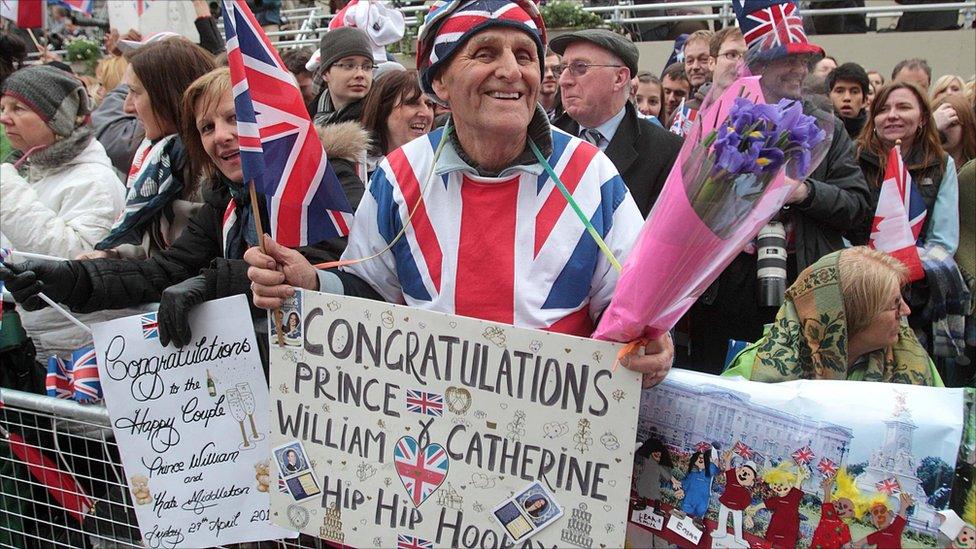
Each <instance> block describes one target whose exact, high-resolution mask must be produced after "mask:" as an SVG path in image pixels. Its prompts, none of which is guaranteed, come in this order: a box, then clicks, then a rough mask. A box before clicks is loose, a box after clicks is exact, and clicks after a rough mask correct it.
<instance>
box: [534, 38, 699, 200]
mask: <svg viewBox="0 0 976 549" xmlns="http://www.w3.org/2000/svg"><path fill="white" fill-rule="evenodd" d="M549 47H550V49H552V51H554V52H556V53H558V54H559V55H562V56H563V57H562V63H561V64H560V65H559V67H558V69H559V70H560V73H561V74H559V75H557V76H558V78H559V87H560V92H561V94H562V101H563V109H565V112H564V113H563V115H562V116H560V117H558V118H557V119H556V120H554V121H553V125H555V126H556V127H558V128H559V129H561V130H563V131H566V132H568V133H570V134H572V135H578V136H580V137H581V138H582V139H585V140H587V141H589V142H590V143H593V144H594V145H596V146H597V147H599V148H600V149H602V150H603V151H604V152H605V153H606V155H607V156H608V157H609V158H610V160H611V161H612V162H613V165H614V166H616V167H617V171H619V172H620V176H621V177H623V179H624V183H626V184H627V188H628V189H630V194H631V195H632V196H633V197H634V201H635V202H636V203H637V207H638V208H639V209H640V212H641V215H643V216H644V217H647V214H648V213H649V212H650V211H651V206H653V205H654V201H655V200H657V197H658V195H659V194H661V189H662V188H663V187H664V182H665V180H667V178H668V173H669V172H670V171H671V166H672V165H673V164H674V160H675V158H677V156H678V150H679V149H681V139H680V138H679V137H677V136H675V135H674V134H672V133H671V132H668V131H667V130H665V129H663V128H660V127H658V126H656V125H654V124H652V123H650V122H648V121H647V120H643V119H641V118H640V117H639V116H637V109H636V108H635V107H634V105H633V104H632V103H631V102H630V101H628V98H629V97H630V86H631V83H630V82H631V78H633V76H634V75H635V74H637V58H638V56H639V54H638V52H637V47H636V46H634V44H633V42H631V41H630V40H628V39H627V38H625V37H623V36H620V35H619V34H616V33H614V32H612V31H609V30H606V29H586V30H581V31H577V32H573V33H570V34H564V35H562V36H559V37H557V38H554V39H553V40H552V42H551V43H550V44H549Z"/></svg>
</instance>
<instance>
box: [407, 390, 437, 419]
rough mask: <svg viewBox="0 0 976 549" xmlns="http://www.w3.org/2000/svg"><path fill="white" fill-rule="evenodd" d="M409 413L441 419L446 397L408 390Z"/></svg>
mask: <svg viewBox="0 0 976 549" xmlns="http://www.w3.org/2000/svg"><path fill="white" fill-rule="evenodd" d="M407 411H408V412H416V413H418V414H426V415H428V416H438V417H439V416H441V415H443V414H444V395H439V394H437V393H425V392H423V391H414V390H412V389H407Z"/></svg>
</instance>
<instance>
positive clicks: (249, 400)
mask: <svg viewBox="0 0 976 549" xmlns="http://www.w3.org/2000/svg"><path fill="white" fill-rule="evenodd" d="M237 391H238V392H239V393H240V394H241V404H243V405H244V411H245V412H247V418H248V420H250V422H251V433H253V435H254V440H264V435H263V434H261V433H258V426H257V425H256V424H255V423H254V393H252V392H251V386H250V385H249V384H247V383H238V384H237Z"/></svg>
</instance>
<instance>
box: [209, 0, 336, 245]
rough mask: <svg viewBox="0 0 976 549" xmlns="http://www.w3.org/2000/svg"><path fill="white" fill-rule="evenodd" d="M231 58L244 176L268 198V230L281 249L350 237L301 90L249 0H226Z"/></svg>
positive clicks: (228, 45)
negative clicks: (247, 1) (262, 27)
mask: <svg viewBox="0 0 976 549" xmlns="http://www.w3.org/2000/svg"><path fill="white" fill-rule="evenodd" d="M221 6H222V9H223V14H224V32H225V34H226V36H227V62H228V65H229V66H230V73H231V80H232V82H233V85H234V106H235V110H236V114H237V128H238V133H239V140H240V149H241V167H242V168H243V170H244V179H245V181H253V182H254V185H255V188H256V190H257V191H258V192H260V193H262V194H263V195H265V197H266V198H267V205H268V219H269V220H270V222H271V235H272V237H273V238H274V239H275V241H276V242H278V243H279V244H282V245H284V246H289V247H296V246H306V245H310V244H315V243H317V242H321V241H323V240H327V239H329V238H334V237H337V236H346V235H347V234H349V228H350V226H351V225H352V218H353V214H352V207H351V206H350V205H349V201H348V200H347V199H346V195H345V193H344V192H343V190H342V186H341V185H340V184H339V179H338V178H337V177H336V174H335V172H334V171H333V169H332V166H330V165H329V163H328V160H327V158H326V155H325V151H324V150H323V149H322V143H321V142H320V141H319V137H318V134H317V133H316V132H315V127H314V126H313V125H312V121H311V120H310V119H309V117H308V111H307V110H306V108H305V103H304V101H303V99H302V94H301V91H300V90H299V89H298V85H297V84H296V81H295V77H294V76H293V75H292V74H291V73H290V72H288V69H287V68H286V67H285V64H284V63H283V62H282V61H281V57H280V56H279V55H278V52H277V50H275V48H274V47H273V46H272V45H271V42H270V41H269V40H268V37H267V36H266V35H265V34H264V31H263V30H262V29H261V25H260V24H258V22H257V20H256V19H255V18H254V14H253V13H251V10H250V8H248V6H247V3H246V2H245V0H223V3H222V4H221Z"/></svg>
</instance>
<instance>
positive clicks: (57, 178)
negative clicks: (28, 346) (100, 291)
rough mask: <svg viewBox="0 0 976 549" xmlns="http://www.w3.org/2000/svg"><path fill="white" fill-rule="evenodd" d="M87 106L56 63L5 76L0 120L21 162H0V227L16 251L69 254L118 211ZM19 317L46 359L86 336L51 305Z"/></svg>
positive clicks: (115, 185) (119, 196)
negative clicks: (92, 129)
mask: <svg viewBox="0 0 976 549" xmlns="http://www.w3.org/2000/svg"><path fill="white" fill-rule="evenodd" d="M90 112H91V105H90V103H89V100H88V92H87V91H85V87H84V85H83V84H82V83H81V81H80V80H78V79H77V78H75V77H74V76H73V75H71V74H69V73H66V72H64V71H62V70H60V69H56V68H54V67H50V66H44V65H39V66H33V67H27V68H23V69H20V70H18V71H16V72H14V73H13V74H11V75H10V76H9V77H8V78H7V79H6V80H5V81H4V83H3V96H2V97H0V124H3V127H4V130H5V131H6V134H7V137H8V138H9V139H10V142H11V145H13V148H14V149H16V150H17V151H20V153H21V161H19V162H18V164H22V166H15V165H14V164H11V163H9V162H4V163H2V164H0V197H2V199H0V233H2V235H3V237H4V238H5V239H6V240H7V241H8V242H9V245H10V246H11V247H12V248H13V249H14V250H20V251H24V252H34V253H39V254H45V255H52V256H56V257H64V258H73V257H75V256H77V255H78V254H80V253H83V252H87V251H90V250H91V249H92V248H93V247H94V245H95V243H97V242H98V241H99V240H101V239H102V238H103V237H104V236H105V235H106V234H107V233H108V230H109V229H110V228H111V227H112V223H113V222H114V221H115V218H116V217H118V215H119V212H121V211H122V207H123V205H124V204H125V189H124V187H123V186H122V182H121V181H119V178H118V177H117V176H116V175H115V170H114V169H113V168H112V163H111V161H109V158H108V156H107V155H106V154H105V149H104V148H103V147H102V145H101V144H100V143H99V142H98V141H97V140H95V139H94V136H93V134H92V131H91V129H90V128H89V127H88V126H87V124H86V122H87V119H88V114H89V113H90ZM18 168H19V169H18ZM22 320H23V324H24V328H26V329H27V332H28V334H29V335H30V336H31V338H32V339H33V340H34V345H35V346H36V347H37V354H38V356H39V357H43V358H44V359H46V358H47V357H48V356H50V355H51V354H57V355H59V356H62V357H65V358H67V357H70V354H71V351H73V350H75V349H76V348H78V347H80V346H82V345H84V344H85V343H86V342H87V341H89V340H90V338H89V337H88V334H87V333H86V332H84V331H82V330H81V329H80V328H77V327H75V326H74V325H73V324H71V323H70V322H68V321H67V320H65V319H64V318H62V317H61V316H59V315H58V314H57V313H54V312H52V311H38V312H33V313H27V312H24V313H22ZM83 322H87V321H86V320H83Z"/></svg>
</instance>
